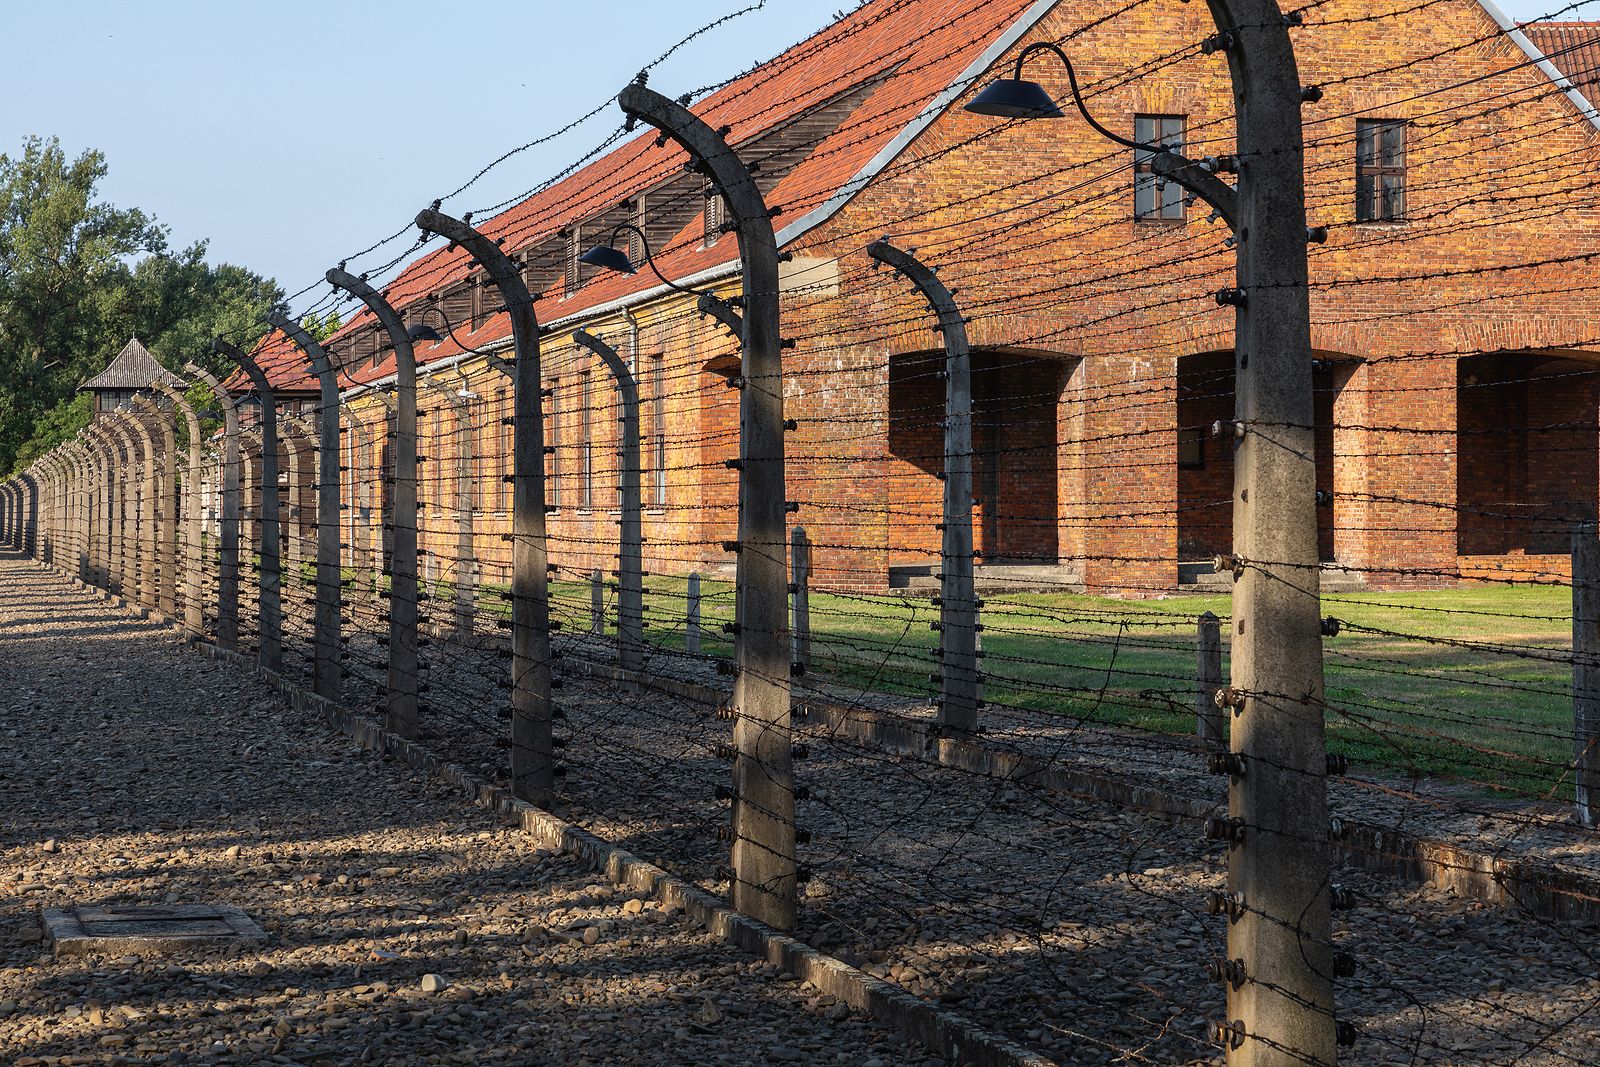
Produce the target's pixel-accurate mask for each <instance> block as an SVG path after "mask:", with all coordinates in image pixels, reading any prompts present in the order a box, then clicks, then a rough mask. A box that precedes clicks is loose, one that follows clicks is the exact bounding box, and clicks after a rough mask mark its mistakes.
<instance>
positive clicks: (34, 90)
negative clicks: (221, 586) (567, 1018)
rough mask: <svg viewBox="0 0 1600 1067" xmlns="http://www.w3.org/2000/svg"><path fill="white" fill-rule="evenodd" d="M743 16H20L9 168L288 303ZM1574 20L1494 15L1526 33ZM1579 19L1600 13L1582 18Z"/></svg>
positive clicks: (558, 164) (493, 192)
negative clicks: (119, 210) (201, 246)
mask: <svg viewBox="0 0 1600 1067" xmlns="http://www.w3.org/2000/svg"><path fill="white" fill-rule="evenodd" d="M753 2H755V0H668V2H659V0H658V2H655V3H641V2H638V0H593V2H590V3H563V4H555V3H549V2H531V0H523V2H520V3H515V2H509V0H480V2H478V3H475V4H472V5H454V4H451V5H446V4H439V3H437V2H435V3H428V4H424V3H419V2H415V0H392V2H387V3H384V2H373V0H367V2H361V0H356V2H353V3H350V2H347V3H343V4H335V3H328V2H326V0H319V2H309V0H271V2H266V3H262V2H256V3H249V4H246V3H241V2H237V0H233V2H229V0H204V2H201V0H142V2H139V3H130V2H126V0H73V2H70V3H66V2H54V3H50V2H46V3H31V4H20V3H19V4H12V5H7V6H8V10H7V11H6V13H5V23H6V31H7V37H8V38H9V41H8V44H9V47H8V49H7V51H8V55H7V61H6V65H5V70H4V74H3V75H0V78H3V82H0V94H3V96H0V99H3V100H4V104H3V105H0V151H5V152H13V151H15V150H16V148H17V146H18V145H19V144H20V143H21V141H22V139H23V138H24V137H25V136H27V135H28V134H31V133H38V134H44V135H51V134H54V135H57V136H59V137H60V138H61V140H62V143H63V145H64V146H65V147H66V149H67V150H68V152H69V153H72V154H76V153H77V152H79V151H81V150H83V149H84V148H88V147H94V148H99V149H101V150H102V151H104V152H105V153H106V155H107V157H108V162H109V165H110V176H109V178H108V179H107V181H106V183H105V185H104V189H103V192H104V194H105V196H106V197H107V199H109V200H110V201H111V202H113V203H116V204H120V205H132V206H138V207H141V208H143V209H145V210H146V211H149V212H151V213H153V214H155V215H156V216H157V217H158V218H160V219H161V220H162V221H163V222H165V223H167V224H168V225H169V226H171V228H172V235H173V242H174V243H175V244H177V245H179V246H182V245H186V244H188V243H189V242H190V241H192V240H194V239H196V238H200V237H207V238H210V240H211V257H212V259H213V260H227V261H231V262H235V263H240V264H242V265H244V266H247V267H250V268H252V269H254V270H257V271H259V272H261V273H263V274H267V275H270V276H272V277H275V278H277V279H278V281H279V282H280V283H281V284H282V285H283V286H284V288H285V289H286V290H288V291H290V292H293V291H294V290H296V289H299V288H300V287H302V286H304V285H307V284H309V283H311V282H313V281H315V280H317V279H319V278H320V277H321V275H322V272H323V270H325V269H326V268H327V267H329V266H331V265H332V264H333V263H335V262H337V261H338V260H339V259H340V258H341V257H343V256H345V255H347V254H349V253H352V252H354V251H356V250H358V249H360V248H363V247H365V246H367V245H369V244H371V243H372V242H373V241H375V240H376V239H378V238H380V237H384V236H387V235H388V234H391V233H393V232H394V231H395V230H397V229H399V228H401V227H402V226H403V225H405V223H406V221H407V220H408V219H410V218H411V217H412V216H413V215H414V214H415V213H416V212H417V210H418V209H419V208H421V207H424V206H426V204H427V203H428V201H430V200H432V199H433V198H434V197H436V196H441V195H443V194H444V193H446V192H448V191H450V190H451V189H454V188H456V187H457V186H459V185H460V184H462V183H463V182H464V181H466V180H467V179H468V178H470V177H471V176H472V174H473V173H474V172H475V171H476V170H477V169H478V168H479V167H480V166H482V165H484V164H486V163H488V162H489V161H490V160H492V159H494V158H495V157H497V156H499V155H500V154H501V153H503V152H505V151H507V150H509V149H512V148H514V147H516V146H518V145H521V144H524V143H526V142H528V141H532V140H534V139H535V138H538V137H542V136H544V135H546V134H549V133H551V132H553V131H555V130H557V129H559V128H560V127H562V126H563V125H565V124H566V123H568V122H570V121H571V120H573V119H575V118H577V117H578V116H580V115H582V114H584V113H585V112H587V111H589V110H590V109H591V108H593V107H595V106H596V105H599V104H601V103H603V102H604V101H606V100H607V99H608V98H610V97H611V96H612V95H613V94H615V93H616V91H617V90H618V89H620V88H621V87H622V86H623V85H625V84H626V83H627V82H628V81H629V80H630V79H631V78H632V77H633V75H634V73H635V72H636V71H637V70H638V69H639V68H640V67H641V66H642V65H643V64H645V63H647V62H649V61H650V60H652V59H654V58H655V57H656V56H658V55H660V54H661V52H663V51H664V50H665V49H666V48H667V47H668V46H669V45H670V44H671V43H673V42H675V41H677V40H678V39H679V38H681V37H682V36H684V35H685V34H686V33H688V32H690V31H691V30H693V29H694V28H695V27H698V26H701V25H703V24H705V23H707V22H709V21H711V20H713V19H715V18H718V17H720V16H722V15H725V14H728V13H731V12H733V11H735V10H738V9H739V8H740V7H743V6H745V5H746V4H747V3H753ZM1564 2H1566V0H1514V2H1508V3H1505V4H1503V5H1502V6H1503V7H1505V8H1506V10H1507V12H1508V13H1509V14H1510V15H1512V17H1514V18H1532V17H1535V16H1537V15H1538V14H1540V13H1541V12H1542V11H1546V10H1550V9H1551V8H1552V7H1556V6H1559V5H1560V4H1561V3H1564ZM853 6H854V0H765V4H764V6H763V8H762V9H761V10H758V11H753V12H750V13H747V14H744V15H741V16H739V17H738V18H736V19H734V20H732V21H731V22H729V23H727V24H725V25H723V26H721V27H719V28H717V29H715V30H712V31H711V32H710V33H708V34H706V35H705V36H703V37H701V38H699V39H698V40H695V41H693V42H691V43H689V44H688V45H686V46H685V47H684V48H683V49H682V50H680V51H679V52H678V53H677V54H676V55H674V56H673V57H672V58H671V59H669V60H668V61H667V62H666V63H664V64H663V65H662V66H661V67H659V68H657V69H656V70H655V72H654V73H653V74H652V75H651V84H652V85H653V86H654V87H656V88H658V89H660V90H662V91H663V92H667V93H670V94H673V95H676V94H677V93H678V92H680V91H686V90H689V89H693V88H698V87H700V86H703V85H706V84H708V83H711V82H715V81H718V80H721V79H723V78H726V77H729V76H731V75H733V74H735V73H737V72H739V71H740V70H743V69H744V68H746V67H748V66H749V65H750V64H751V63H752V62H754V61H756V60H758V59H765V58H767V57H770V56H772V55H774V54H776V53H777V52H779V51H781V50H782V49H783V48H784V47H786V46H788V45H789V44H791V43H793V42H794V41H796V40H798V39H800V38H802V37H805V36H807V35H808V34H810V33H811V32H813V31H815V30H816V29H818V28H820V27H821V26H823V25H824V24H826V23H827V22H829V21H830V20H831V18H832V15H833V13H834V12H835V11H837V10H839V9H840V8H844V7H853ZM1589 10H1600V3H1590V4H1588V5H1586V7H1585V8H1583V9H1580V10H1579V11H1578V12H1577V13H1576V15H1578V16H1581V15H1582V14H1584V13H1585V12H1586V11H1589ZM1566 17H1569V18H1570V17H1575V15H1574V14H1568V15H1567V16H1566ZM1589 17H1596V16H1595V15H1593V14H1591V15H1590V16H1589ZM618 118H619V113H618V112H617V111H616V108H615V105H611V106H609V107H607V108H606V109H605V110H604V111H603V112H602V114H601V115H600V116H598V117H596V118H595V119H591V120H590V121H588V122H586V123H585V124H583V125H582V126H581V127H579V128H578V129H577V130H575V131H573V132H572V133H570V134H568V135H566V136H564V137H561V138H559V139H557V140H555V141H554V142H551V143H549V144H546V145H541V146H538V147H536V148H533V149H530V150H529V151H527V152H524V153H522V154H520V155H517V156H514V157H513V158H512V159H510V160H507V161H506V162H504V163H502V164H500V165H499V166H498V167H496V168H495V169H494V170H493V171H491V172H490V173H489V174H488V175H486V176H485V177H483V178H482V179H480V180H479V181H478V182H477V183H476V184H474V185H473V186H472V187H471V188H470V189H469V190H467V191H466V192H465V193H463V194H462V195H461V196H460V197H458V198H456V199H455V200H452V201H450V206H451V207H452V208H453V209H454V210H455V211H457V212H460V211H465V210H468V209H469V208H470V209H483V208H486V207H488V206H489V205H492V204H495V203H498V202H500V201H502V200H505V199H507V198H509V197H513V196H515V195H517V194H518V193H521V192H523V191H525V190H527V189H528V188H530V187H532V186H533V185H535V184H536V183H538V182H539V181H540V180H542V179H543V178H545V177H547V176H549V175H551V174H552V173H554V172H555V171H557V170H559V169H560V168H562V167H564V166H566V165H567V164H568V163H570V162H572V161H573V160H574V159H575V158H576V157H578V156H579V155H581V154H582V153H583V152H585V151H586V150H588V149H589V148H591V147H593V146H594V145H595V144H596V143H598V142H599V141H600V140H601V139H602V138H603V137H605V136H606V135H607V134H608V133H609V132H610V131H611V130H612V129H614V128H615V126H616V124H617V121H618ZM405 243H406V244H409V239H407V240H406V241H405ZM396 251H399V247H398V246H393V245H391V246H390V247H389V248H388V249H385V254H384V255H383V258H384V259H387V258H388V257H389V255H392V254H393V253H394V252H396ZM370 263H371V260H370V259H369V260H361V261H355V262H353V263H352V266H353V267H355V268H357V269H362V268H364V267H365V266H367V265H370ZM321 291H322V290H321V289H320V288H319V290H318V293H317V295H320V293H321ZM297 306H304V301H298V302H297Z"/></svg>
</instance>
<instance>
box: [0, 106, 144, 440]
mask: <svg viewBox="0 0 1600 1067" xmlns="http://www.w3.org/2000/svg"><path fill="white" fill-rule="evenodd" d="M105 174H106V164H105V157H104V156H102V155H101V154H100V153H99V152H95V151H88V152H85V153H83V155H81V156H79V157H78V158H77V159H76V160H72V161H68V159H67V157H66V154H65V153H64V152H63V151H62V150H61V145H60V143H59V142H58V141H56V140H55V139H54V138H51V139H50V140H48V141H47V140H44V139H41V138H38V137H32V138H29V139H28V140H27V141H26V142H25V143H24V145H23V148H22V152H21V154H20V155H18V156H14V157H13V156H9V155H4V154H0V413H3V416H0V470H11V469H12V468H13V466H14V464H15V461H16V455H17V449H18V448H19V447H20V446H21V444H22V443H23V442H24V441H25V440H27V439H28V437H30V436H31V434H32V429H33V425H34V423H35V422H36V421H37V420H38V419H39V417H40V416H41V415H43V414H44V413H45V412H47V411H49V410H50V409H51V408H53V407H54V406H55V405H56V403H57V402H58V401H59V400H61V399H62V398H64V397H67V396H69V395H70V394H71V393H72V390H73V388H74V387H75V386H76V385H77V384H78V382H79V381H81V380H82V379H83V378H84V377H85V376H86V372H89V371H91V369H93V368H94V359H95V356H96V354H97V353H98V352H99V351H100V350H101V347H102V339H103V337H104V336H105V329H106V325H107V323H106V315H107V313H108V311H109V308H108V306H107V302H106V300H105V295H106V287H107V284H108V282H111V281H113V280H114V278H115V276H116V275H117V274H118V273H119V272H121V271H125V270H126V267H125V266H124V265H123V260H124V259H125V258H126V257H130V256H136V255H139V254H141V253H143V254H151V253H158V252H162V251H165V249H166V244H167V234H166V230H165V229H163V228H162V227H161V226H159V225H158V224H157V223H156V222H155V221H154V220H153V219H150V218H149V217H147V216H146V215H145V214H144V213H143V212H142V211H138V210H136V209H133V210H123V209H120V208H117V207H114V206H112V205H110V204H105V203H98V202H96V199H95V187H96V185H97V184H98V183H99V182H100V180H101V179H102V178H104V177H105Z"/></svg>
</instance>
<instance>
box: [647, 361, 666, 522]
mask: <svg viewBox="0 0 1600 1067" xmlns="http://www.w3.org/2000/svg"><path fill="white" fill-rule="evenodd" d="M665 364H666V359H665V358H664V357H663V354H662V353H660V352H656V353H654V354H653V355H651V357H650V362H649V363H648V364H646V367H647V370H646V374H647V375H648V388H649V390H650V499H651V503H653V504H655V506H656V507H658V508H661V507H666V506H667V391H666V370H665Z"/></svg>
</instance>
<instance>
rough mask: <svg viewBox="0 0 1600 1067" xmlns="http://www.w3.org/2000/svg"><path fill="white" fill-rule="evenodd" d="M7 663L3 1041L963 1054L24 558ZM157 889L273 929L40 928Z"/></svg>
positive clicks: (381, 1054)
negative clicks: (877, 1015) (740, 946)
mask: <svg viewBox="0 0 1600 1067" xmlns="http://www.w3.org/2000/svg"><path fill="white" fill-rule="evenodd" d="M241 614H244V612H241ZM0 679H4V682H5V689H4V691H3V693H0V712H3V714H0V729H3V730H4V733H5V737H4V741H3V743H0V811H4V812H5V813H6V818H5V820H4V821H3V823H0V1062H4V1063H7V1064H13V1065H16V1067H28V1065H33V1064H52V1065H55V1064H61V1065H69V1064H115V1063H173V1064H176V1063H218V1064H305V1065H313V1064H324V1065H329V1067H332V1065H342V1064H351V1063H385V1064H389V1063H393V1064H412V1063H417V1064H424V1063H426V1064H433V1063H473V1064H479V1063H484V1064H492V1063H516V1064H537V1063H552V1064H556V1063H559V1064H586V1063H588V1064H599V1063H652V1064H655V1063H685V1064H690V1063H693V1064H701V1063H726V1064H747V1063H787V1062H838V1063H850V1064H868V1065H871V1064H879V1065H887V1064H890V1063H907V1062H915V1063H937V1062H938V1061H937V1060H933V1059H929V1058H927V1057H926V1056H925V1055H924V1054H922V1053H920V1052H918V1051H917V1050H914V1049H909V1048H907V1046H906V1045H905V1044H904V1043H903V1042H902V1041H901V1040H900V1039H898V1038H897V1037H895V1036H893V1035H891V1034H890V1033H889V1032H887V1031H885V1030H884V1029H882V1028H881V1027H879V1026H877V1025H876V1024H875V1023H872V1022H870V1021H867V1020H863V1019H860V1018H858V1017H854V1016H852V1015H851V1014H850V1013H849V1012H848V1011H847V1010H846V1009H845V1008H844V1006H843V1005H841V1004H837V1003H834V1002H833V1001H832V1000H831V998H828V997H826V996H824V995H819V994H817V993H816V992H815V991H813V990H809V989H807V988H806V987H804V986H803V985H801V984H798V983H796V982H795V981H794V979H793V977H792V976H788V975H780V974H774V973H773V971H772V969H771V968H770V967H768V966H767V965H765V964H762V963H756V962H753V961H751V960H750V959H749V957H746V956H744V955H743V954H741V953H738V952H737V951H736V950H734V949H732V948H729V947H727V946H725V945H723V944H721V943H720V942H716V941H714V940H712V939H711V938H709V937H708V936H707V935H705V934H704V933H703V932H702V931H700V929H699V928H698V927H696V926H694V925H693V924H691V923H689V922H688V921H687V920H686V919H685V918H684V917H683V916H681V915H677V914H672V913H670V912H668V911H665V910H663V909H661V908H659V907H658V906H657V905H656V904H654V903H653V902H650V901H648V900H641V899H639V898H638V897H637V895H635V894H629V893H627V892H624V891H623V890H621V889H618V888H617V887H614V886H612V885H610V884H607V883H605V881H604V879H603V878H601V877H600V876H597V875H595V874H594V873H592V872H590V871H587V870H585V869H583V868H581V867H580V866H579V865H577V864H576V863H575V862H573V861H572V860H570V859H568V858H566V857H564V856H561V855H559V854H552V853H550V852H547V851H539V850H536V849H535V848H534V847H533V844H532V842H531V840H530V839H529V838H527V837H526V836H525V835H524V834H522V833H521V831H518V830H514V829H512V828H509V827H507V826H504V825H501V824H499V823H497V822H496V821H495V820H494V818H493V817H492V816H490V815H489V814H488V813H486V812H483V811H481V810H479V809H477V808H474V807H471V806H469V805H467V804H466V803H465V802H464V801H462V800H460V799H459V798H458V797H456V796H455V795H453V794H450V793H447V792H446V791H444V790H442V789H441V788H440V787H439V786H438V785H437V784H436V783H433V782H430V781H428V780H427V779H425V778H424V777H422V776H419V775H417V774H414V773H412V772H410V771H409V770H407V769H406V768H404V767H403V766H401V765H399V764H397V763H394V762H392V761H379V760H377V759H376V758H374V757H372V756H370V755H369V754H366V753H363V752H361V751H360V750H359V749H356V748H355V747H354V746H353V745H352V743H350V742H349V741H347V740H345V739H343V738H339V737H337V736H336V735H333V734H331V732H330V731H329V730H328V729H327V728H326V727H325V726H324V725H322V724H321V723H320V722H316V721H311V720H310V719H308V718H305V717H302V716H300V715H298V714H296V713H294V712H291V711H287V710H285V709H284V708H283V707H282V706H281V705H280V704H278V703H277V702H276V701H275V700H273V699H271V698H270V696H269V695H267V694H265V693H264V692H263V691H261V690H260V688H259V687H258V686H255V685H253V684H251V682H250V680H249V679H247V678H245V677H243V676H241V675H240V674H239V673H238V672H237V671H234V670H231V669H229V668H226V667H223V666H221V665H218V664H213V663H211V662H210V661H207V660H205V659H203V658H202V657H200V656H198V655H196V654H194V653H193V652H191V651H187V650H185V649H184V648H183V647H182V646H181V645H180V643H179V642H177V641H176V640H174V639H173V638H172V637H171V636H170V634H169V632H168V631H165V630H163V629H160V628H157V627H154V626H151V625H149V624H144V623H137V622H132V621H130V620H129V619H128V618H127V616H126V615H125V614H123V613H121V612H117V611H114V610H112V609H110V608H108V607H106V606H103V605H102V604H101V603H100V602H98V601H97V600H95V599H93V598H92V597H90V596H88V595H86V594H84V593H82V592H81V591H78V590H75V589H73V588H72V587H70V586H69V585H68V584H67V583H66V582H65V581H64V580H62V579H60V578H58V577H56V576H54V575H51V574H47V573H45V572H43V571H41V570H39V569H38V568H37V567H35V566H33V565H32V564H30V563H27V562H22V561H16V560H3V561H0ZM134 902H139V903H160V902H169V903H172V902H176V903H226V904H233V905H236V906H238V907H241V908H243V909H244V910H245V911H246V912H247V913H248V914H250V915H251V916H252V917H253V918H254V919H256V920H257V921H258V922H259V923H260V924H261V925H262V926H263V927H264V928H265V930H266V931H267V933H268V935H269V941H268V942H267V943H266V944H265V945H264V946H262V947H260V948H252V949H248V950H245V951H243V952H241V953H238V954H234V953H230V952H211V953H197V954H190V955H184V956H178V957H149V958H138V957H121V958H106V957H97V956H88V957H79V958H71V959H61V960H55V959H53V958H51V956H50V955H49V954H48V953H47V952H46V950H45V946H44V945H43V944H42V943H41V932H40V928H39V925H38V919H39V913H40V910H41V909H42V908H49V907H63V906H69V905H72V904H91V903H92V904H110V903H124V904H126V903H134ZM424 976H438V977H437V979H434V978H428V979H426V980H425V978H424ZM435 987H439V988H435Z"/></svg>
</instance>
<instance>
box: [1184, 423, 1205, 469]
mask: <svg viewBox="0 0 1600 1067" xmlns="http://www.w3.org/2000/svg"><path fill="white" fill-rule="evenodd" d="M1205 465H1206V436H1205V432H1204V431H1203V430H1201V428H1200V427H1198V426H1180V427H1178V469H1179V470H1204V469H1205Z"/></svg>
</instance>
